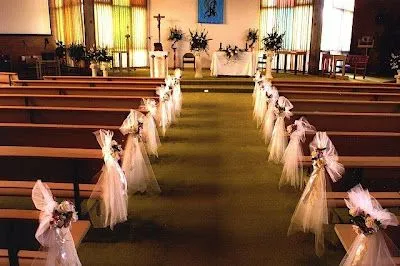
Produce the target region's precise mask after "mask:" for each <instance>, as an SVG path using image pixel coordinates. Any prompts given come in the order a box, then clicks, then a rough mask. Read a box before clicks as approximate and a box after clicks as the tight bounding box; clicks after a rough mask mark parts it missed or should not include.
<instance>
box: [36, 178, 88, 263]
mask: <svg viewBox="0 0 400 266" xmlns="http://www.w3.org/2000/svg"><path fill="white" fill-rule="evenodd" d="M32 200H33V203H34V205H35V207H36V208H37V209H38V210H40V211H41V212H40V217H39V222H40V223H39V227H38V229H37V231H36V233H35V237H36V239H37V240H38V242H39V243H40V244H41V245H42V246H43V247H45V248H47V257H46V261H45V265H46V266H54V265H57V266H81V265H82V264H81V262H80V260H79V257H78V254H77V252H76V248H75V243H74V240H73V238H72V235H71V232H70V227H67V228H65V227H63V228H55V227H54V226H52V225H50V221H51V219H52V216H53V211H54V209H55V208H56V207H57V205H58V204H57V202H55V201H54V200H53V195H52V193H51V191H50V189H49V188H48V187H47V186H46V185H45V184H43V183H42V181H40V180H38V181H37V182H36V184H35V186H34V187H33V189H32ZM32 265H43V261H42V260H40V259H35V260H34V262H33V264H32Z"/></svg>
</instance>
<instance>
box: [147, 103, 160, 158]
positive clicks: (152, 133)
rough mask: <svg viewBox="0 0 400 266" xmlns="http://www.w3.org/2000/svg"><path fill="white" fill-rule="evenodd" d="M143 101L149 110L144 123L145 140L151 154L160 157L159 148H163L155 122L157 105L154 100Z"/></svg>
mask: <svg viewBox="0 0 400 266" xmlns="http://www.w3.org/2000/svg"><path fill="white" fill-rule="evenodd" d="M142 101H143V103H144V106H145V107H146V110H147V115H146V117H145V119H144V122H143V138H144V141H145V144H146V148H147V151H148V152H149V154H151V155H155V156H157V157H158V147H160V146H161V142H160V138H159V136H158V131H157V126H156V122H155V118H156V116H157V103H156V101H155V100H153V99H144V98H143V99H142Z"/></svg>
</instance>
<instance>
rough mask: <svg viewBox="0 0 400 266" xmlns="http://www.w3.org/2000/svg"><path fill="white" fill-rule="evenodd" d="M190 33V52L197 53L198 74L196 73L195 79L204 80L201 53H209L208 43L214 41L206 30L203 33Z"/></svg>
mask: <svg viewBox="0 0 400 266" xmlns="http://www.w3.org/2000/svg"><path fill="white" fill-rule="evenodd" d="M189 32H190V51H194V52H195V65H196V73H195V76H194V77H195V78H202V77H203V73H202V66H201V57H200V56H201V52H203V51H204V52H206V53H207V51H208V42H209V41H210V40H212V39H209V38H208V36H207V35H208V32H207V31H205V30H202V31H201V32H199V31H197V30H196V31H195V32H192V31H191V30H189Z"/></svg>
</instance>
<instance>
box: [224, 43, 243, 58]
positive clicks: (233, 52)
mask: <svg viewBox="0 0 400 266" xmlns="http://www.w3.org/2000/svg"><path fill="white" fill-rule="evenodd" d="M222 51H224V52H225V56H226V58H227V59H228V60H231V59H233V60H238V59H239V58H240V53H241V52H243V51H244V50H242V49H239V47H237V46H236V45H235V46H231V45H228V46H227V47H226V48H225V49H224V50H222Z"/></svg>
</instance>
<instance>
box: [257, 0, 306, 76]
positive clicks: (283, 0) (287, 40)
mask: <svg viewBox="0 0 400 266" xmlns="http://www.w3.org/2000/svg"><path fill="white" fill-rule="evenodd" d="M312 12H313V0H261V12H260V40H261V39H263V38H264V37H266V36H267V33H271V32H273V31H274V30H276V31H277V32H278V33H279V34H282V33H284V34H285V35H284V38H283V46H282V49H283V50H291V51H293V50H301V51H309V50H310V44H311V26H312ZM259 45H260V48H263V43H262V41H260V42H259ZM281 58H282V59H281V60H280V62H279V63H280V64H279V68H280V69H282V68H283V66H284V60H283V58H284V57H283V55H281ZM288 58H289V59H288V66H292V68H293V65H294V56H291V55H289V56H288ZM275 60H276V57H275V58H274V61H275ZM298 62H299V64H298V70H300V69H301V68H302V64H303V57H302V56H300V57H299V58H298ZM273 66H274V67H276V62H273Z"/></svg>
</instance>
